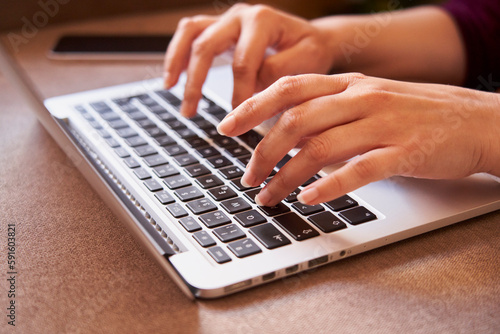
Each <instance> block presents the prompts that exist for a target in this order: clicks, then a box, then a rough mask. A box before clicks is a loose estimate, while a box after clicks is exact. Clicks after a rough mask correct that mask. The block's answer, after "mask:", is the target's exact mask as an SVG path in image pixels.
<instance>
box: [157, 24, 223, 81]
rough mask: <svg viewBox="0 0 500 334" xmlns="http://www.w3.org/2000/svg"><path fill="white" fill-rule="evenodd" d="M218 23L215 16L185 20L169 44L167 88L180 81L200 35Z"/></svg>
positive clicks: (165, 63)
mask: <svg viewBox="0 0 500 334" xmlns="http://www.w3.org/2000/svg"><path fill="white" fill-rule="evenodd" d="M215 21H216V17H214V16H204V15H198V16H194V17H192V18H183V19H182V20H180V21H179V24H178V25H177V30H176V32H175V34H174V36H173V37H172V40H171V41H170V43H169V46H168V48H167V51H166V54H165V61H164V66H163V68H164V75H163V76H164V82H165V88H171V87H172V86H174V85H175V84H176V83H177V80H179V75H180V74H181V72H182V71H183V70H185V69H186V65H187V63H188V59H189V52H190V50H191V44H192V43H193V40H194V39H195V38H196V37H198V35H199V34H200V33H201V32H202V31H203V30H205V29H206V28H207V27H208V26H209V25H211V24H212V23H214V22H215Z"/></svg>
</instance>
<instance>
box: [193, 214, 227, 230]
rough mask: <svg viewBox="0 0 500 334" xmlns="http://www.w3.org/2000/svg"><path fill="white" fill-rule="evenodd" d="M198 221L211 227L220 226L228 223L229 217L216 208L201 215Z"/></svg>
mask: <svg viewBox="0 0 500 334" xmlns="http://www.w3.org/2000/svg"><path fill="white" fill-rule="evenodd" d="M199 218H200V221H201V222H202V223H203V224H205V226H206V227H209V228H212V227H217V226H221V225H224V224H229V223H230V222H231V219H229V218H228V217H227V216H226V215H225V214H224V212H222V211H220V210H217V211H214V212H209V213H205V214H203V215H201V216H200V217H199Z"/></svg>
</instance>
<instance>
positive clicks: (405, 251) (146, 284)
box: [0, 12, 500, 334]
mask: <svg viewBox="0 0 500 334" xmlns="http://www.w3.org/2000/svg"><path fill="white" fill-rule="evenodd" d="M186 14H187V15H191V14H193V12H187V13H186ZM178 17H179V16H178V15H173V14H169V15H166V14H163V15H160V14H158V15H154V16H149V17H142V18H125V19H116V20H112V21H108V22H106V23H103V22H90V23H85V24H80V25H78V26H76V25H75V26H66V27H57V28H51V29H50V30H45V31H43V32H42V31H41V32H39V33H38V34H37V35H36V36H35V37H33V38H31V39H30V40H29V42H28V43H27V44H26V45H22V47H21V48H20V51H19V53H18V54H17V56H18V58H19V59H20V60H21V62H22V64H23V66H24V67H25V68H26V69H27V70H28V71H29V72H30V74H31V76H32V78H33V80H34V81H35V83H36V84H37V85H38V87H39V88H40V90H41V91H42V93H43V94H44V96H46V97H49V96H54V95H60V94H65V93H70V92H76V91H80V90H85V89H91V88H97V87H102V86H108V85H114V84H119V83H124V82H129V81H135V80H141V79H146V78H151V77H153V76H160V75H161V61H148V62H125V61H121V62H109V61H108V62H82V61H50V60H48V59H47V58H46V57H45V52H46V50H47V49H48V48H49V47H50V45H51V44H52V43H53V41H54V40H55V38H56V36H57V35H58V34H60V33H61V32H62V31H107V32H111V31H113V30H115V29H116V30H120V29H122V28H123V29H126V30H127V31H130V32H137V31H148V32H164V31H171V30H173V29H174V28H175V25H176V21H177V20H178ZM122 31H123V30H122ZM0 105H1V110H0V167H1V172H0V212H1V213H0V221H1V227H0V229H1V232H0V243H1V249H2V251H3V254H2V255H1V256H2V261H1V262H2V264H1V268H2V269H1V273H0V281H1V282H2V283H0V286H1V297H0V309H2V310H3V311H2V312H0V315H1V317H0V319H2V320H1V323H0V328H1V329H0V332H2V333H5V332H14V330H13V328H11V326H8V325H7V320H8V319H7V318H6V314H7V312H6V308H7V307H8V304H7V303H8V298H7V290H8V284H7V283H6V279H7V278H8V277H7V274H6V273H7V271H8V269H7V264H6V257H7V254H6V253H7V251H6V245H7V228H6V227H7V224H9V223H10V224H15V226H16V242H17V249H16V253H17V263H16V265H17V268H16V269H17V272H18V275H17V281H16V328H15V332H18V333H72V332H81V333H115V332H116V333H146V332H153V333H155V332H164V333H197V332H202V333H243V334H247V333H256V332H259V333H299V332H300V333H320V332H323V333H334V332H335V333H336V332H339V333H366V332H370V333H371V332H379V333H382V332H383V333H390V332H397V333H401V332H411V333H432V332H439V333H499V332H500V316H499V314H500V212H497V213H492V214H488V215H485V216H482V217H479V218H475V219H471V220H469V221H465V222H462V223H459V224H456V225H454V226H451V227H447V228H444V229H441V230H438V231H435V232H431V233H428V234H425V235H422V236H418V237H415V238H412V239H409V240H406V241H402V242H399V243H397V244H393V245H390V246H386V247H384V248H381V249H378V250H375V251H371V252H368V253H366V254H362V255H359V256H356V257H353V258H350V259H346V260H343V261H340V262H337V263H335V264H331V265H328V266H326V267H322V268H319V269H317V270H315V271H314V272H308V273H305V274H303V275H300V276H296V277H292V278H289V279H285V280H280V281H278V282H275V283H271V284H268V285H265V286H262V287H258V288H255V289H252V290H249V291H246V292H242V293H239V294H236V295H233V296H229V297H226V298H223V299H219V300H214V301H194V302H193V301H190V300H188V299H187V298H186V297H185V296H184V295H183V294H182V293H181V291H180V290H179V289H178V288H177V287H176V286H175V285H174V283H173V282H172V281H171V280H170V279H169V277H168V276H167V275H165V274H163V272H162V271H161V270H160V268H159V267H158V266H157V265H156V263H155V262H154V261H153V260H152V259H151V258H150V257H149V256H148V255H147V254H146V253H145V252H144V251H143V250H142V248H141V247H140V246H139V245H138V244H137V243H136V241H135V240H134V239H133V237H132V236H131V235H130V234H129V233H128V232H127V230H126V229H125V228H124V227H123V226H122V224H121V223H120V221H118V220H117V219H116V218H115V217H114V216H113V214H112V213H111V212H110V210H109V209H108V208H107V207H106V206H105V205H104V204H103V202H102V200H101V199H100V198H99V196H98V195H97V194H96V193H95V192H94V191H93V190H92V188H91V187H90V186H89V184H88V183H87V182H86V181H85V179H84V178H83V177H82V176H81V175H80V174H79V172H78V171H77V170H76V169H75V168H74V167H73V165H72V163H71V162H70V160H69V159H68V158H67V157H66V156H65V155H64V154H63V153H62V151H61V150H60V149H59V147H58V146H57V145H56V144H55V143H54V141H53V140H52V139H51V137H50V136H49V135H48V133H47V132H46V131H45V130H44V129H43V127H42V126H41V125H40V124H39V123H38V121H37V120H36V118H35V117H34V115H33V114H32V113H31V112H30V108H29V106H27V105H26V104H25V103H24V102H23V99H22V97H21V96H19V94H18V93H17V92H16V91H15V90H14V89H13V87H11V86H10V85H9V83H8V82H7V81H6V79H5V78H4V77H0Z"/></svg>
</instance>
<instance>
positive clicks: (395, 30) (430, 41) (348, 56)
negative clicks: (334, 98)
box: [312, 6, 466, 85]
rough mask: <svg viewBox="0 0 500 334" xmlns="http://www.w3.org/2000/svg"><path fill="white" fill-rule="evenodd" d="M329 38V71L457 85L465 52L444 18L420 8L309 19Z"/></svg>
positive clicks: (445, 15)
mask: <svg viewBox="0 0 500 334" xmlns="http://www.w3.org/2000/svg"><path fill="white" fill-rule="evenodd" d="M312 24H313V25H314V26H316V27H318V28H319V29H320V30H322V31H324V32H325V33H327V34H329V36H330V38H329V39H328V40H329V43H330V49H331V50H332V59H331V61H332V72H334V73H342V72H352V71H356V72H362V73H364V74H367V75H373V76H379V77H385V78H391V79H398V80H407V81H425V82H435V83H445V84H455V85H460V84H462V83H463V81H464V78H465V62H466V60H465V49H464V45H463V42H462V40H461V37H460V33H459V31H458V29H457V27H456V25H455V23H454V21H453V19H452V18H451V17H450V15H449V14H448V13H447V12H446V11H444V10H443V9H441V8H439V7H434V6H426V7H417V8H412V9H406V10H399V11H393V12H386V13H378V14H372V15H357V16H333V17H326V18H322V19H317V20H314V21H312Z"/></svg>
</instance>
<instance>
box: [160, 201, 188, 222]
mask: <svg viewBox="0 0 500 334" xmlns="http://www.w3.org/2000/svg"><path fill="white" fill-rule="evenodd" d="M165 208H166V209H167V210H168V212H170V214H171V215H172V216H173V217H174V218H182V217H186V216H187V215H188V213H187V211H186V210H184V208H183V207H182V206H181V205H180V204H179V203H172V204H169V205H167V206H166V207H165Z"/></svg>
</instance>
